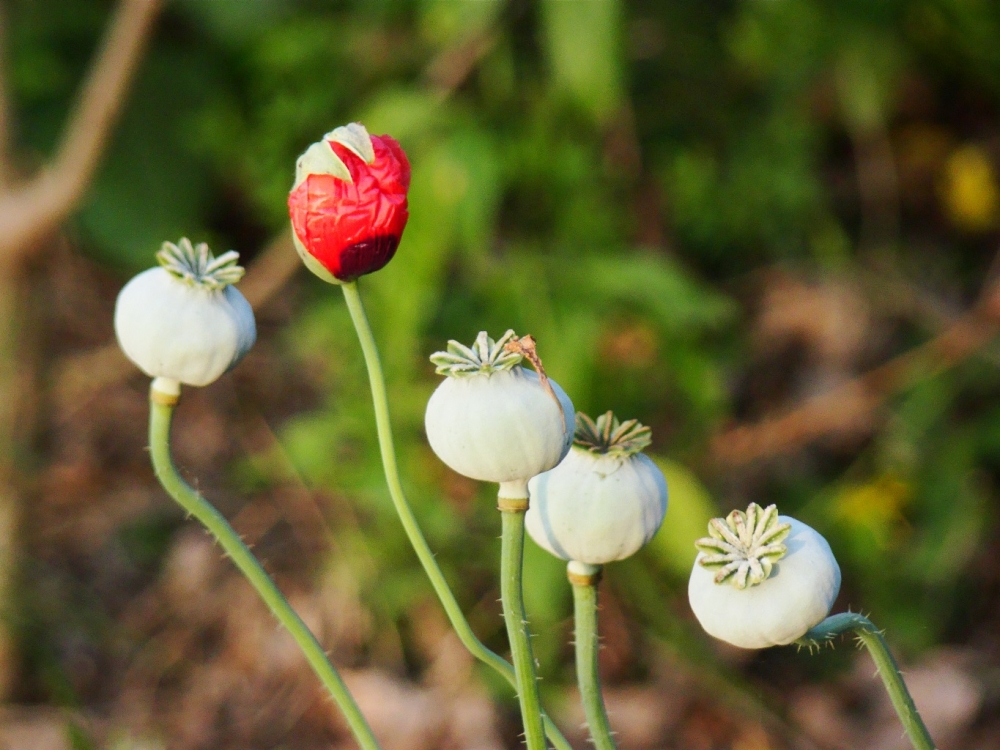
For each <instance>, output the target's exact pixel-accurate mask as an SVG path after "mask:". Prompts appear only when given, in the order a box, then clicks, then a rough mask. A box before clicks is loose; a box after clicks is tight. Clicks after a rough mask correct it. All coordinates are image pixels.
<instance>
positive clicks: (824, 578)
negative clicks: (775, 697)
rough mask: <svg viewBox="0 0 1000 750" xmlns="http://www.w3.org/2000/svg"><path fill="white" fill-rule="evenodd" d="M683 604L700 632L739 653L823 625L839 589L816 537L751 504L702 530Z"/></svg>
mask: <svg viewBox="0 0 1000 750" xmlns="http://www.w3.org/2000/svg"><path fill="white" fill-rule="evenodd" d="M708 533H709V535H710V536H708V537H706V538H704V539H699V540H698V541H697V542H696V543H695V546H697V547H698V549H699V554H698V558H697V560H696V561H695V564H694V569H693V570H692V571H691V578H690V580H689V581H688V599H689V601H690V602H691V609H692V610H693V611H694V614H695V617H697V618H698V622H700V623H701V626H702V627H703V628H704V629H705V631H706V632H707V633H708V634H709V635H712V636H715V637H716V638H719V639H720V640H723V641H726V642H728V643H731V644H733V645H734V646H739V647H740V648H767V647H768V646H783V645H786V644H789V643H792V642H794V641H796V640H798V639H799V638H801V637H802V636H803V635H805V633H806V631H808V630H809V629H810V628H812V627H813V626H815V625H818V624H819V623H820V622H821V621H823V620H824V619H825V618H826V616H827V615H828V614H829V613H830V608H831V607H832V606H833V602H834V600H835V599H836V598H837V594H838V593H839V592H840V566H839V565H837V560H836V559H835V558H834V556H833V552H832V551H831V550H830V545H829V544H828V543H827V541H826V539H824V538H823V537H822V536H821V535H820V534H819V533H818V532H816V531H815V530H813V529H812V528H810V527H809V526H806V525H805V524H804V523H802V522H801V521H797V520H795V519H794V518H789V517H788V516H779V515H778V510H777V508H775V506H773V505H770V506H768V507H767V508H761V507H760V506H759V505H757V504H756V503H751V504H750V507H749V508H747V511H746V513H743V512H742V511H738V510H734V511H733V512H732V513H730V514H729V515H728V516H727V517H726V518H725V519H722V518H715V519H713V520H712V521H711V522H710V523H709V525H708Z"/></svg>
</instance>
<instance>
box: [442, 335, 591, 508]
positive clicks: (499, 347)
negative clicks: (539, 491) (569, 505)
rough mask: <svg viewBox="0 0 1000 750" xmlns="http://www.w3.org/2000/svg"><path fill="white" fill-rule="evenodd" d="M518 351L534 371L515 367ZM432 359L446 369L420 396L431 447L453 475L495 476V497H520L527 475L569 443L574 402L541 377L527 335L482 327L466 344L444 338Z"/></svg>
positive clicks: (547, 463) (547, 464)
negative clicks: (425, 396) (425, 397)
mask: <svg viewBox="0 0 1000 750" xmlns="http://www.w3.org/2000/svg"><path fill="white" fill-rule="evenodd" d="M525 356H527V357H528V358H529V359H530V360H531V361H532V364H533V365H534V366H535V369H536V370H538V372H532V371H531V370H527V369H525V368H523V367H520V362H521V361H522V359H523V357H525ZM431 362H433V363H434V364H435V365H437V373H438V374H439V375H447V377H446V378H445V380H444V381H443V382H442V383H441V385H439V386H438V387H437V390H435V391H434V393H433V394H432V395H431V398H430V401H428V403H427V413H426V415H425V418H424V426H425V428H426V429H427V439H428V441H429V442H430V444H431V448H432V449H433V450H434V452H435V453H436V454H437V455H438V457H439V458H440V459H441V460H442V461H444V462H445V463H446V464H447V465H448V466H450V467H451V468H452V469H454V470H455V471H457V472H458V473H459V474H463V475H465V476H467V477H471V478H472V479H478V480H480V481H483V482H498V483H500V496H501V497H511V498H525V497H527V482H528V480H529V479H531V477H533V476H535V475H536V474H541V473H542V472H543V471H547V470H548V469H551V468H552V467H553V466H555V465H556V464H558V463H559V462H560V461H561V460H562V459H563V457H564V456H565V455H566V452H567V451H568V450H569V447H570V445H571V444H572V442H573V414H574V412H573V402H572V401H570V399H569V396H567V395H566V393H565V391H563V389H562V388H560V387H559V385H558V384H557V383H556V382H555V381H554V380H551V379H550V378H548V377H546V376H545V371H544V369H542V367H541V362H540V361H539V360H538V356H537V354H536V353H535V350H534V339H532V338H531V337H530V336H525V337H524V338H520V339H519V338H518V337H516V336H515V335H514V332H513V331H507V333H505V334H504V335H503V337H501V338H500V340H499V341H493V339H491V338H489V336H487V335H486V331H481V332H480V333H479V336H478V337H477V338H476V341H475V343H474V344H473V345H472V347H471V348H470V347H467V346H463V345H462V344H460V343H458V342H457V341H449V342H448V350H447V351H445V352H437V353H436V354H434V355H432V356H431Z"/></svg>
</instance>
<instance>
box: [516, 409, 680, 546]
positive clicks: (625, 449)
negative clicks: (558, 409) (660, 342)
mask: <svg viewBox="0 0 1000 750" xmlns="http://www.w3.org/2000/svg"><path fill="white" fill-rule="evenodd" d="M576 423H577V427H576V436H575V440H574V445H573V447H572V449H571V450H570V452H569V454H568V455H567V456H566V458H565V459H563V461H562V463H560V464H559V465H558V466H557V467H556V468H554V469H552V470H551V471H547V472H545V473H544V474H541V475H539V476H537V477H534V478H533V479H532V480H531V481H530V482H529V483H528V492H529V496H530V499H531V502H530V505H529V507H528V513H527V515H526V516H525V526H526V528H527V530H528V533H529V534H530V535H531V538H532V539H534V540H535V542H536V543H537V544H538V545H539V546H540V547H542V548H543V549H546V550H548V551H549V552H551V553H552V554H553V555H555V556H556V557H560V558H562V559H563V560H575V561H576V562H580V563H588V564H590V565H604V564H605V563H609V562H613V561H615V560H623V559H625V558H626V557H629V556H631V555H633V554H635V553H636V552H637V551H638V550H639V549H640V548H641V547H642V546H643V545H644V544H646V542H648V541H649V540H650V539H652V538H653V535H654V534H656V532H657V530H658V529H659V528H660V524H662V523H663V517H664V515H665V514H666V512H667V483H666V480H665V479H664V477H663V472H662V471H660V469H659V468H658V467H657V466H656V464H654V463H653V462H652V461H651V460H650V459H649V458H648V457H647V456H645V455H643V454H642V453H641V451H642V449H643V448H644V447H646V446H647V445H649V442H650V430H649V428H648V427H644V426H643V425H641V424H639V423H638V422H637V421H636V420H634V419H632V420H629V421H627V422H624V423H620V422H619V421H618V420H617V419H616V418H615V416H614V414H612V413H611V412H608V413H607V414H604V415H602V416H600V417H598V419H597V421H596V422H594V421H593V420H591V419H590V417H588V416H587V415H586V414H582V413H578V414H577V415H576Z"/></svg>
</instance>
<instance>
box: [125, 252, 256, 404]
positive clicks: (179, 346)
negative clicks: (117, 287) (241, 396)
mask: <svg viewBox="0 0 1000 750" xmlns="http://www.w3.org/2000/svg"><path fill="white" fill-rule="evenodd" d="M156 259H157V260H158V261H159V263H160V265H159V267H157V268H151V269H149V270H148V271H143V272H142V273H140V274H139V275H138V276H136V277H135V278H133V279H132V280H131V281H129V282H128V283H127V284H126V285H125V286H124V288H123V289H122V290H121V292H119V294H118V301H117V302H116V303H115V335H116V336H117V337H118V344H119V345H120V346H121V348H122V351H124V352H125V355H126V356H127V357H128V358H129V359H130V360H132V361H133V362H134V363H135V364H136V365H138V366H139V369H141V370H142V371H143V372H145V373H146V374H147V375H149V376H150V377H153V378H164V379H167V380H173V381H177V382H179V383H185V384H187V385H199V386H200V385H208V384H209V383H211V382H213V381H215V380H217V379H218V378H219V376H220V375H222V374H223V373H225V372H226V371H227V370H230V369H231V368H232V367H234V366H235V365H236V363H237V362H239V361H240V359H242V358H243V355H244V354H246V353H247V352H248V351H249V350H250V347H251V346H253V344H254V341H256V339H257V327H256V325H255V323H254V317H253V310H252V309H251V307H250V303H249V302H247V300H246V298H245V297H244V296H243V295H242V294H240V292H239V291H238V290H237V289H236V288H235V287H233V286H231V284H234V283H236V282H237V281H239V280H240V278H241V277H242V276H243V269H242V268H241V267H240V266H238V265H237V264H236V261H237V260H238V259H239V254H238V253H236V252H235V251H233V250H230V251H229V252H227V253H224V254H223V255H220V256H219V257H218V258H215V257H213V255H212V253H211V252H210V251H209V249H208V245H206V244H204V243H200V244H199V245H197V246H192V245H191V241H190V240H188V239H187V238H184V239H182V240H181V241H180V242H178V243H177V244H176V245H175V244H173V243H171V242H164V243H163V247H162V249H161V250H160V251H159V252H158V253H157V254H156Z"/></svg>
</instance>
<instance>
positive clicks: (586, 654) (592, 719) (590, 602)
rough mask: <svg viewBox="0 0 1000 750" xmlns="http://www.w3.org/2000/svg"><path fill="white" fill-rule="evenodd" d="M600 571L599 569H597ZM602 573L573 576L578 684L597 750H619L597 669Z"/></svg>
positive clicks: (571, 578) (591, 735)
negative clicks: (609, 721)
mask: <svg viewBox="0 0 1000 750" xmlns="http://www.w3.org/2000/svg"><path fill="white" fill-rule="evenodd" d="M598 570H599V569H598ZM598 575H599V574H595V575H593V576H588V577H587V579H589V580H587V579H585V578H584V577H582V576H581V577H576V576H572V575H571V577H570V583H571V584H572V585H573V621H574V627H575V637H574V640H575V648H576V681H577V684H578V685H579V686H580V699H581V701H582V702H583V712H584V714H585V715H586V717H587V726H588V727H589V728H590V737H591V739H592V740H593V742H594V747H596V748H597V750H617V747H616V746H615V741H614V740H613V739H612V738H611V725H610V724H609V723H608V713H607V711H606V710H605V708H604V697H603V696H602V695H601V678H600V676H599V674H598V668H597V651H598V649H599V647H600V645H599V643H598V640H597V578H598Z"/></svg>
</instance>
